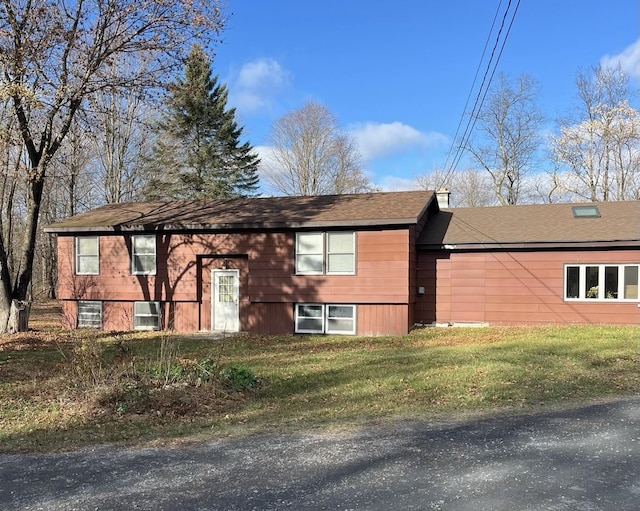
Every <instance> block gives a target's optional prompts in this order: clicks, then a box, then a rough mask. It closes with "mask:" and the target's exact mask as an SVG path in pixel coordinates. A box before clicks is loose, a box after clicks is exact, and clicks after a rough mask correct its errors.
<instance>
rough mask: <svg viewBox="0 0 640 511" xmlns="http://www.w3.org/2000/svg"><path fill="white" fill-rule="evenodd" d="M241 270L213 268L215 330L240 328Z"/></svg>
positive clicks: (212, 313)
mask: <svg viewBox="0 0 640 511" xmlns="http://www.w3.org/2000/svg"><path fill="white" fill-rule="evenodd" d="M239 273H240V272H239V270H212V274H213V275H212V278H211V282H213V286H212V287H213V296H212V298H213V300H212V305H211V315H212V317H213V321H212V322H211V324H212V325H213V330H223V331H226V332H237V331H238V330H240V309H239V306H238V295H239V285H238V279H239Z"/></svg>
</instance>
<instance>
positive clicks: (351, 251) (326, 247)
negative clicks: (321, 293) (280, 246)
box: [296, 232, 356, 275]
mask: <svg viewBox="0 0 640 511" xmlns="http://www.w3.org/2000/svg"><path fill="white" fill-rule="evenodd" d="M355 238H356V236H355V233H354V232H326V233H324V232H305V233H297V234H296V273H297V274H299V275H322V274H327V275H353V274H354V273H355V271H356V263H355V259H356V258H355V252H356V249H355Z"/></svg>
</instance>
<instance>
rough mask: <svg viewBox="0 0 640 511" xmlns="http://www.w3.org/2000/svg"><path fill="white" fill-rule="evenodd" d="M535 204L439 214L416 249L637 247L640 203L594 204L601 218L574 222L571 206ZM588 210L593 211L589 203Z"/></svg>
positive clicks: (461, 210)
mask: <svg viewBox="0 0 640 511" xmlns="http://www.w3.org/2000/svg"><path fill="white" fill-rule="evenodd" d="M584 205H586V204H535V205H522V206H496V207H486V208H452V209H443V210H441V211H440V212H439V213H438V214H436V215H434V216H433V217H432V218H430V220H429V223H428V225H427V228H426V229H424V230H423V231H422V234H421V236H420V238H419V239H418V245H419V246H422V247H423V248H429V247H431V248H436V247H442V246H444V245H448V246H454V245H455V246H457V247H458V248H460V247H461V246H466V247H467V248H473V247H483V246H496V245H518V244H522V245H524V244H527V245H530V244H540V245H542V244H551V245H552V244H577V243H583V244H584V243H595V242H633V243H634V244H638V243H639V242H640V201H625V202H598V203H596V204H595V205H596V206H597V207H598V209H599V211H600V217H597V218H593V217H584V218H574V216H573V211H572V206H584ZM588 205H593V203H589V204H588Z"/></svg>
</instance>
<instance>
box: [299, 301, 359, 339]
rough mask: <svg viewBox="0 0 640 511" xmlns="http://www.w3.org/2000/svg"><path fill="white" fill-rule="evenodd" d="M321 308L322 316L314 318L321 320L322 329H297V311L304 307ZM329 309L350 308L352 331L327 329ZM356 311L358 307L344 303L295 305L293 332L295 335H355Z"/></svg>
mask: <svg viewBox="0 0 640 511" xmlns="http://www.w3.org/2000/svg"><path fill="white" fill-rule="evenodd" d="M309 305H312V306H315V307H321V310H322V316H321V317H319V318H315V319H318V320H321V325H322V327H321V328H320V329H318V330H309V329H301V328H298V319H299V318H300V315H299V312H298V311H299V310H300V308H301V307H304V306H309ZM329 307H351V308H352V310H353V329H352V330H348V331H347V330H330V329H329V316H328V313H329ZM357 310H358V307H357V306H356V305H355V304H350V303H349V304H346V303H296V304H295V309H294V320H293V321H294V331H295V333H297V334H330V335H355V333H356V328H357V324H358V322H357Z"/></svg>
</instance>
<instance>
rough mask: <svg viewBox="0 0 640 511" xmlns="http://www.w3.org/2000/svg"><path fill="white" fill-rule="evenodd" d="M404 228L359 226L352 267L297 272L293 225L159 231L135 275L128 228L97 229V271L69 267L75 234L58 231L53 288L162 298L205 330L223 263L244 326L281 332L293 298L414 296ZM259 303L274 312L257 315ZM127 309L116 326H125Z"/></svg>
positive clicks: (76, 294)
mask: <svg viewBox="0 0 640 511" xmlns="http://www.w3.org/2000/svg"><path fill="white" fill-rule="evenodd" d="M409 236H410V233H409V229H397V230H371V231H361V232H357V234H356V239H357V248H356V274H355V275H295V260H294V244H295V232H274V233H235V234H198V235H186V234H159V235H158V236H157V272H156V275H148V276H146V275H142V276H137V275H131V256H130V239H129V236H125V235H122V234H112V235H111V234H110V235H102V236H100V243H99V252H100V272H99V274H98V275H74V261H73V259H74V237H73V236H64V235H59V236H58V259H59V275H58V296H59V297H60V298H62V299H63V300H101V301H104V302H111V303H128V304H129V308H132V302H134V301H161V302H163V303H165V302H166V303H168V304H169V305H167V309H166V311H165V315H166V316H165V320H166V321H165V323H166V325H168V326H170V327H172V328H174V329H176V330H180V331H183V330H184V331H193V330H202V329H204V330H207V329H210V328H211V270H212V269H216V268H221V267H222V265H223V263H224V264H225V266H226V267H227V268H229V269H238V270H239V271H240V328H241V330H252V331H257V330H255V329H259V328H262V326H264V328H265V329H266V330H268V331H278V332H279V333H282V331H283V326H284V324H285V323H286V324H287V331H288V332H292V331H293V318H292V309H293V307H292V305H291V304H293V303H303V302H313V303H348V304H360V303H375V304H379V303H383V304H384V303H388V304H401V305H406V304H407V303H408V301H409V299H410V296H412V294H411V295H410V292H409V275H410V265H411V264H413V263H412V262H411V261H410V258H409V253H410V250H409ZM414 236H415V235H414ZM268 304H278V305H274V306H273V307H271V306H270V305H268ZM283 306H284V307H283ZM262 311H271V312H273V311H279V312H277V314H276V315H275V316H273V317H269V318H264V319H260V318H259V317H258V316H259V314H261V313H262ZM283 311H284V312H283ZM271 312H267V313H268V314H270V313H271ZM274 314H275V313H274ZM73 316H74V318H75V312H74V313H73ZM130 316H131V313H129V317H128V318H126V320H125V319H123V320H122V324H121V326H120V327H116V329H124V328H128V326H127V325H131V324H132V318H131V317H130ZM74 318H72V320H73V321H75V319H74ZM405 321H407V319H406V318H405ZM108 324H109V325H116V324H117V323H116V321H115V320H113V321H111V320H109V322H108ZM255 325H262V326H260V327H258V326H255ZM394 328H395V327H394Z"/></svg>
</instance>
